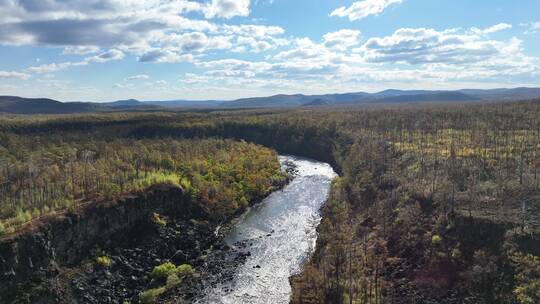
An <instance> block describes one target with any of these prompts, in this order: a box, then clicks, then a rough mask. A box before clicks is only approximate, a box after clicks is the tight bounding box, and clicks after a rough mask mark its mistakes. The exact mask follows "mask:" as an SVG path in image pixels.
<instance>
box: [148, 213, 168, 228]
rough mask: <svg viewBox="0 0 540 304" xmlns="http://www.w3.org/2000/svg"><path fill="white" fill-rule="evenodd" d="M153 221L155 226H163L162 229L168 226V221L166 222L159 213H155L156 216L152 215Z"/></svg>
mask: <svg viewBox="0 0 540 304" xmlns="http://www.w3.org/2000/svg"><path fill="white" fill-rule="evenodd" d="M152 221H153V222H154V223H155V224H157V225H159V226H161V227H164V226H167V221H165V220H164V219H163V218H162V217H161V215H159V213H154V214H153V215H152Z"/></svg>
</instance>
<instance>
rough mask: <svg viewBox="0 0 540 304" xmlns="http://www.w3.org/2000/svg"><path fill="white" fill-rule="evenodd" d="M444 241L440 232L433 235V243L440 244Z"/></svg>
mask: <svg viewBox="0 0 540 304" xmlns="http://www.w3.org/2000/svg"><path fill="white" fill-rule="evenodd" d="M441 242H442V237H441V236H440V235H438V234H435V235H433V236H432V237H431V244H433V245H438V244H440V243H441Z"/></svg>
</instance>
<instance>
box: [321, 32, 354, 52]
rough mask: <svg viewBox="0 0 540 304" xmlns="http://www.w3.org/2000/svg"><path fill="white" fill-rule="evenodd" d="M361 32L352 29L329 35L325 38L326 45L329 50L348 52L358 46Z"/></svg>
mask: <svg viewBox="0 0 540 304" xmlns="http://www.w3.org/2000/svg"><path fill="white" fill-rule="evenodd" d="M359 37H360V31H358V30H351V29H342V30H339V31H337V32H332V33H327V34H325V35H324V36H323V39H324V45H325V46H326V47H328V48H335V49H339V50H346V49H347V48H349V47H351V46H354V45H357V44H358V42H359V41H358V38H359Z"/></svg>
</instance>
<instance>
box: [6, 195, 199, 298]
mask: <svg viewBox="0 0 540 304" xmlns="http://www.w3.org/2000/svg"><path fill="white" fill-rule="evenodd" d="M154 212H157V213H160V214H163V215H165V216H171V217H174V218H177V219H192V218H193V219H204V218H207V215H206V213H205V211H204V210H203V209H202V208H201V207H200V206H198V205H197V204H195V203H193V202H191V200H190V199H189V198H187V197H186V196H185V195H184V193H183V191H182V189H181V188H179V187H176V186H172V185H157V186H153V187H152V188H150V189H148V190H147V191H145V192H143V193H140V194H138V195H133V196H125V197H122V198H119V199H117V200H113V201H100V202H94V203H90V204H87V205H86V206H84V207H81V208H80V210H78V211H77V212H75V213H71V214H63V215H57V216H55V217H50V218H47V219H42V220H41V221H40V222H39V223H33V225H34V226H33V227H26V229H24V231H21V232H20V233H18V234H16V235H11V236H6V237H4V238H3V239H0V302H3V301H2V299H9V297H10V294H11V295H13V294H14V293H15V286H16V285H18V284H20V283H23V282H27V281H29V280H33V279H35V278H36V277H51V276H54V275H55V274H57V273H58V272H59V270H60V268H63V267H72V266H76V265H77V264H78V263H80V262H81V261H82V260H84V259H88V258H92V257H93V256H92V253H95V252H96V250H97V249H100V250H101V249H103V250H107V249H110V248H113V247H117V246H119V245H120V246H122V245H123V246H129V245H130V244H131V243H134V242H135V241H134V240H135V239H137V238H138V237H140V236H141V235H143V234H145V233H146V231H147V230H152V220H151V219H152V214H153V213H154Z"/></svg>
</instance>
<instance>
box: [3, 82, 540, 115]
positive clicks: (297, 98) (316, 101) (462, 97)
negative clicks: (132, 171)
mask: <svg viewBox="0 0 540 304" xmlns="http://www.w3.org/2000/svg"><path fill="white" fill-rule="evenodd" d="M530 99H540V88H515V89H490V90H477V89H470V90H467V89H466V90H457V91H428V90H394V89H390V90H385V91H381V92H378V93H366V92H355V93H343V94H324V95H304V94H294V95H284V94H280V95H273V96H268V97H253V98H242V99H237V100H231V101H221V100H184V99H179V100H162V101H159V100H157V101H139V100H136V99H127V100H118V101H113V102H105V103H92V102H60V101H56V100H53V99H47V98H23V97H16V96H0V112H4V113H14V114H68V113H85V112H99V111H143V110H160V109H240V108H290V107H320V106H324V107H331V106H345V105H361V104H371V105H373V104H401V103H457V102H459V103H467V102H482V101H517V100H530Z"/></svg>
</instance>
